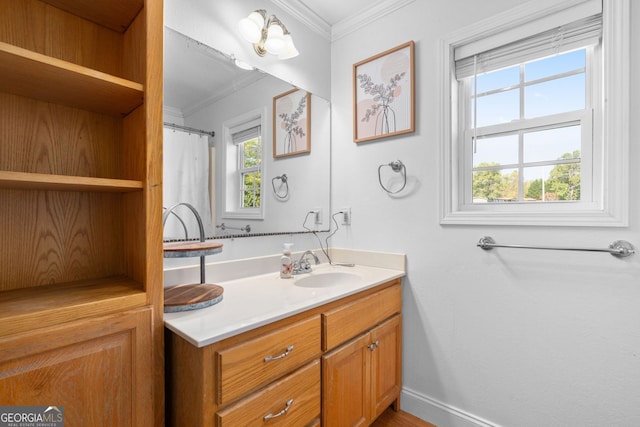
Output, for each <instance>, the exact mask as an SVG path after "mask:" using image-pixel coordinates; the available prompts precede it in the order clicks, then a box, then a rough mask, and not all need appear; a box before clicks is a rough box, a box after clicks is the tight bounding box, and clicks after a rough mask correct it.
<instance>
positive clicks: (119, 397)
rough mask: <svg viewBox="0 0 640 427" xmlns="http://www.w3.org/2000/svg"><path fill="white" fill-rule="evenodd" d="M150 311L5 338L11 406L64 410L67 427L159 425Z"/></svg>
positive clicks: (0, 346) (1, 392) (2, 386)
mask: <svg viewBox="0 0 640 427" xmlns="http://www.w3.org/2000/svg"><path fill="white" fill-rule="evenodd" d="M151 312H152V310H151V309H139V310H135V311H129V312H125V313H117V314H113V315H109V316H104V317H99V318H92V319H87V320H81V321H77V322H71V323H65V324H62V325H60V326H54V327H48V328H42V329H38V330H35V331H32V332H26V333H21V334H16V335H10V336H6V337H3V338H1V339H0V396H2V405H5V406H14V405H15V406H58V407H63V408H64V421H65V423H64V425H65V426H69V427H74V426H93V427H99V426H105V427H113V426H132V427H133V426H136V427H138V426H148V425H152V424H153V402H152V391H153V390H152V386H151V384H152V383H151V382H152V380H153V372H152V369H151V368H152V347H151Z"/></svg>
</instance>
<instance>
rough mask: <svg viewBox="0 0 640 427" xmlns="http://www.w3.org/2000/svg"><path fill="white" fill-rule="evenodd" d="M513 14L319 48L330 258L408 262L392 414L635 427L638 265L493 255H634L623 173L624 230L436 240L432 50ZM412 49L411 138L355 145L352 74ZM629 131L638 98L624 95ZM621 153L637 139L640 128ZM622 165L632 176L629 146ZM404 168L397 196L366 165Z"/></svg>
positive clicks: (454, 4) (423, 24)
mask: <svg viewBox="0 0 640 427" xmlns="http://www.w3.org/2000/svg"><path fill="white" fill-rule="evenodd" d="M521 3H523V1H521V0H491V1H477V0H447V1H439V2H436V1H425V0H419V1H414V2H412V3H410V4H409V5H407V6H405V7H404V8H402V9H401V10H399V11H396V12H395V13H393V14H391V15H387V16H384V17H383V18H382V19H380V20H378V21H376V22H375V23H373V24H370V25H369V26H367V27H365V28H362V29H360V30H358V31H357V32H355V33H351V34H349V35H348V36H346V37H344V38H341V39H339V40H337V41H335V42H334V43H333V45H332V49H331V52H332V67H331V68H332V87H331V93H332V109H333V110H332V111H333V118H332V120H333V122H332V126H333V128H332V130H333V142H332V144H333V154H332V159H333V182H334V185H333V189H332V203H333V206H336V207H343V206H350V207H351V209H352V221H353V222H352V226H351V227H350V228H349V229H348V230H341V231H340V232H339V233H338V234H337V235H336V236H335V237H334V238H333V243H332V244H333V245H335V246H339V247H351V248H354V249H369V250H380V251H389V252H405V253H406V254H407V259H408V277H407V279H406V280H405V287H404V316H405V317H404V342H403V343H404V347H403V348H404V375H403V378H404V393H403V400H402V407H403V408H404V409H405V410H407V411H409V412H412V413H414V414H416V415H418V416H420V417H422V418H424V419H427V420H430V421H431V422H434V423H435V424H437V425H438V426H440V427H447V426H472V425H498V426H505V427H506V426H510V427H511V426H513V427H527V426H531V427H538V426H546V427H548V426H562V427H566V426H581V427H584V426H603V425H607V426H618V427H619V426H629V427H632V426H638V425H640V404H639V403H640V254H636V255H635V256H632V257H629V258H626V259H617V258H614V257H612V256H609V255H607V254H602V253H578V252H555V251H529V250H515V249H511V250H509V249H496V250H493V251H490V252H484V251H482V250H481V249H479V248H477V247H476V243H477V241H478V239H479V238H480V237H482V236H484V235H491V236H493V237H494V238H495V239H496V240H497V241H499V242H502V243H516V244H517V243H521V244H542V245H577V246H594V247H604V246H606V245H608V244H609V243H610V242H612V241H614V240H616V239H625V240H629V241H630V242H632V243H634V244H635V245H636V246H637V247H640V225H639V222H638V219H639V216H640V215H639V214H640V197H639V193H638V185H637V183H638V181H639V178H640V176H639V172H638V168H631V198H632V200H631V225H630V227H628V228H616V229H598V228H540V227H534V228H532V227H486V226H448V227H443V226H440V225H439V222H438V219H439V218H438V206H437V203H438V194H439V193H438V192H439V185H438V179H439V176H440V168H441V167H442V165H440V164H439V163H438V155H437V152H438V148H437V147H438V144H439V141H438V140H437V136H436V129H437V123H436V117H437V114H436V112H437V108H438V105H437V96H436V95H437V91H438V88H437V87H436V81H437V79H436V69H435V64H436V54H437V52H436V42H437V40H438V38H441V37H444V36H445V35H447V34H449V33H451V32H452V31H454V30H457V29H459V28H461V27H463V26H465V25H468V24H470V23H473V22H475V21H477V20H479V19H482V18H485V17H488V16H490V15H491V14H495V13H498V12H500V11H502V10H504V9H506V8H510V7H514V6H517V5H518V4H521ZM631 19H632V23H633V24H635V25H633V24H632V28H633V30H632V31H633V33H632V37H631V40H632V46H631V48H632V49H631V55H632V58H631V62H632V69H631V76H637V75H639V72H640V64H639V61H640V44H639V40H640V30H639V29H638V27H640V26H639V25H638V24H640V4H638V3H637V2H632V17H631ZM408 40H414V41H415V42H416V82H417V92H416V94H417V116H416V119H417V120H416V124H417V130H416V132H415V134H411V135H409V136H402V137H397V138H392V139H386V140H378V141H376V142H370V143H365V144H359V145H356V144H354V143H353V142H352V141H353V140H352V97H351V88H352V68H351V67H352V64H354V63H355V62H358V61H360V60H362V59H365V58H367V57H369V56H372V55H374V54H376V53H379V52H382V51H384V50H386V49H389V48H392V47H395V46H397V45H399V44H401V43H404V42H406V41H408ZM630 93H631V99H632V101H631V117H633V118H636V117H639V116H640V101H639V100H638V99H639V98H640V86H639V84H638V81H637V79H634V80H633V81H632V83H631V88H630ZM630 132H631V141H632V142H634V141H638V140H639V139H640V124H639V121H638V120H633V121H632V123H630ZM630 154H631V155H630V157H631V158H630V161H631V162H632V163H631V164H638V163H640V149H639V147H638V145H637V144H632V146H631V153H630ZM395 159H400V160H402V161H403V162H404V163H405V164H406V166H407V170H408V174H409V177H410V181H409V185H408V188H407V190H405V191H404V192H403V193H401V194H400V195H397V196H395V197H394V196H390V195H388V194H386V193H385V192H384V191H383V190H382V189H381V188H380V187H379V185H378V179H377V167H378V165H380V164H386V163H388V162H390V161H392V160H395Z"/></svg>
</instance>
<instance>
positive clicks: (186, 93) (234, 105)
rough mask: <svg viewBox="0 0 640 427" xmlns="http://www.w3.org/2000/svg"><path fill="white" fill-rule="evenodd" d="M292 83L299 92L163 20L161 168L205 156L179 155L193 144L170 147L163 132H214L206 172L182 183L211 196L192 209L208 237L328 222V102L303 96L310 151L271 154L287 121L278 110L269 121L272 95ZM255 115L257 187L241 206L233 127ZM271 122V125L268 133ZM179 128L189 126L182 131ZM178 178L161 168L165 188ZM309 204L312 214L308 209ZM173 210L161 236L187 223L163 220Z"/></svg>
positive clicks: (192, 231)
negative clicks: (254, 197)
mask: <svg viewBox="0 0 640 427" xmlns="http://www.w3.org/2000/svg"><path fill="white" fill-rule="evenodd" d="M295 89H299V92H300V93H305V92H304V90H303V89H301V88H295V87H293V86H292V85H291V84H289V83H287V82H284V81H282V80H280V79H277V78H275V77H273V76H271V75H269V74H266V73H264V72H262V71H259V70H250V71H248V70H243V69H240V68H239V67H237V66H236V65H235V64H234V61H233V58H230V57H229V56H228V55H225V54H223V53H221V52H219V51H217V50H215V49H213V48H211V47H210V46H206V45H204V44H202V43H200V42H198V41H196V40H193V39H191V38H189V37H187V36H185V35H183V34H181V33H179V32H177V31H175V30H172V29H171V28H168V27H165V58H164V122H165V149H164V156H165V159H164V165H165V171H167V170H170V169H174V166H175V167H176V168H178V169H181V170H180V171H179V173H180V174H182V173H185V174H186V173H188V172H190V170H191V169H195V168H191V167H181V166H177V165H174V162H177V161H179V160H178V159H179V158H180V157H182V156H192V157H193V156H202V155H203V154H202V153H200V154H192V153H191V152H189V153H187V154H185V152H186V147H187V146H189V147H191V145H190V143H189V142H184V143H183V142H180V144H184V147H185V150H183V149H182V148H181V146H180V145H178V146H175V145H174V148H171V146H169V144H168V140H169V139H170V138H169V137H171V138H173V136H172V135H168V134H167V132H170V133H172V134H173V133H175V134H176V136H178V134H180V133H182V134H189V133H192V134H196V133H197V132H198V130H204V131H207V132H209V131H213V132H215V136H213V137H209V138H208V145H209V147H208V150H207V148H206V146H205V148H204V153H205V154H204V155H205V156H208V158H209V172H208V174H207V173H206V171H205V172H204V173H201V174H200V177H191V178H190V179H191V180H194V182H190V183H189V184H187V185H183V184H180V185H182V186H185V187H188V188H190V189H191V190H192V191H193V188H196V187H197V188H201V189H202V190H199V191H197V193H198V194H199V195H198V196H197V198H200V197H199V196H201V195H202V193H207V192H208V193H209V194H210V196H211V197H210V201H209V202H206V201H202V200H201V201H199V202H197V203H199V204H200V206H201V207H198V208H197V210H198V212H199V213H200V215H201V216H202V217H203V218H202V219H203V223H204V224H207V223H208V222H209V221H208V220H207V219H208V217H209V216H210V217H211V221H210V225H205V235H206V236H207V237H220V236H233V237H244V236H247V237H248V236H256V235H264V234H269V235H271V234H276V233H283V234H289V233H297V232H305V231H309V229H310V230H318V231H320V230H328V229H329V221H330V218H329V213H330V208H329V203H330V136H331V133H330V130H331V123H330V103H329V101H327V100H325V99H322V98H320V97H318V96H316V95H314V94H310V97H305V99H308V104H309V105H305V107H306V108H308V111H309V112H310V115H309V116H305V117H309V120H310V125H309V126H307V127H306V128H305V129H306V133H305V135H306V134H308V135H307V137H308V138H309V140H308V148H309V149H308V151H307V150H301V151H299V152H296V153H294V154H292V155H284V156H283V155H282V154H281V152H280V151H278V150H280V149H277V150H276V153H275V155H274V144H273V138H274V136H275V137H280V136H281V134H282V129H284V128H285V127H286V124H283V123H282V121H283V120H281V119H280V118H279V117H278V115H276V120H274V117H273V114H274V113H273V112H274V106H275V102H274V98H276V99H283V98H284V97H283V94H286V93H287V92H290V91H292V90H295ZM296 102H297V101H296ZM305 104H306V103H305ZM278 108H279V107H278ZM294 110H295V108H294ZM256 114H257V119H258V122H257V123H258V124H260V125H261V126H260V128H259V129H260V135H261V141H262V151H263V152H262V168H263V170H262V176H261V181H262V187H261V191H260V192H259V197H258V200H259V201H258V203H257V205H258V206H253V208H245V207H243V206H241V205H242V204H243V201H242V196H241V195H242V194H245V197H246V193H243V189H242V188H240V186H241V182H242V181H240V179H239V176H240V175H239V173H238V171H237V165H238V163H239V162H238V151H239V150H238V148H237V147H238V145H237V144H235V145H234V143H233V138H232V134H233V133H234V127H236V128H237V125H238V123H239V122H242V120H244V119H256V117H254V116H255V115H256ZM252 115H253V116H252ZM171 124H175V125H178V126H171ZM274 124H275V127H276V128H277V132H274ZM184 128H189V129H190V130H188V131H186V132H185V131H184ZM236 133H237V132H236ZM172 144H173V143H172ZM172 150H173V151H172ZM207 151H208V152H207ZM184 169H187V170H184ZM234 174H235V175H234ZM171 176H173V175H171ZM179 179H182V177H180V178H179ZM176 180H177V179H175V178H168V177H167V175H166V174H165V182H164V186H165V191H167V189H169V188H170V187H172V186H175V185H176V183H175V182H174V181H176ZM167 181H169V182H167ZM249 186H250V185H249ZM255 194H258V193H255ZM166 199H167V197H166V192H165V203H164V205H165V207H166V208H168V207H169V206H167V200H166ZM239 200H240V201H239ZM174 202H184V200H175V201H174ZM172 203H173V202H172ZM194 203H196V202H194ZM207 203H208V204H209V206H206V205H207ZM238 204H240V206H239V205H238ZM311 211H317V212H318V213H317V214H316V213H313V214H310V212H311ZM179 216H180V217H181V219H183V220H184V222H185V223H186V226H187V227H188V228H189V231H188V237H190V238H192V237H196V236H198V231H197V223H196V222H195V220H194V219H193V218H192V219H188V218H184V217H182V214H179ZM185 216H191V213H188V215H187V212H186V211H185ZM171 217H172V216H171V215H169V217H168V219H167V224H165V239H172V238H180V235H182V238H184V233H183V232H182V231H181V230H183V229H184V228H185V226H184V225H182V224H178V222H177V221H173V222H174V224H169V223H170V222H171V221H172V218H171ZM303 224H304V226H303ZM194 227H195V228H194ZM249 230H250V231H249Z"/></svg>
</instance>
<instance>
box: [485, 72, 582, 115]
mask: <svg viewBox="0 0 640 427" xmlns="http://www.w3.org/2000/svg"><path fill="white" fill-rule="evenodd" d="M524 99H525V103H524V111H525V117H526V118H532V117H541V116H547V115H550V114H557V113H564V112H567V111H576V110H584V108H585V75H584V73H581V74H576V75H573V76H569V77H564V78H562V79H556V80H551V81H548V82H544V83H538V84H535V85H531V86H527V87H526V88H525V94H524ZM478 111H480V110H478ZM478 122H480V119H478Z"/></svg>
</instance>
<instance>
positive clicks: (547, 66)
mask: <svg viewBox="0 0 640 427" xmlns="http://www.w3.org/2000/svg"><path fill="white" fill-rule="evenodd" d="M585 58H586V51H585V49H581V50H576V51H574V52H567V53H563V54H561V55H556V56H551V57H549V58H544V59H540V60H538V61H533V62H529V63H528V64H525V66H524V76H525V80H524V81H525V82H530V81H533V80H538V79H542V78H545V77H550V76H554V75H556V74H561V73H566V72H568V71H573V70H579V69H582V68H584V67H585V63H586V59H585Z"/></svg>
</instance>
